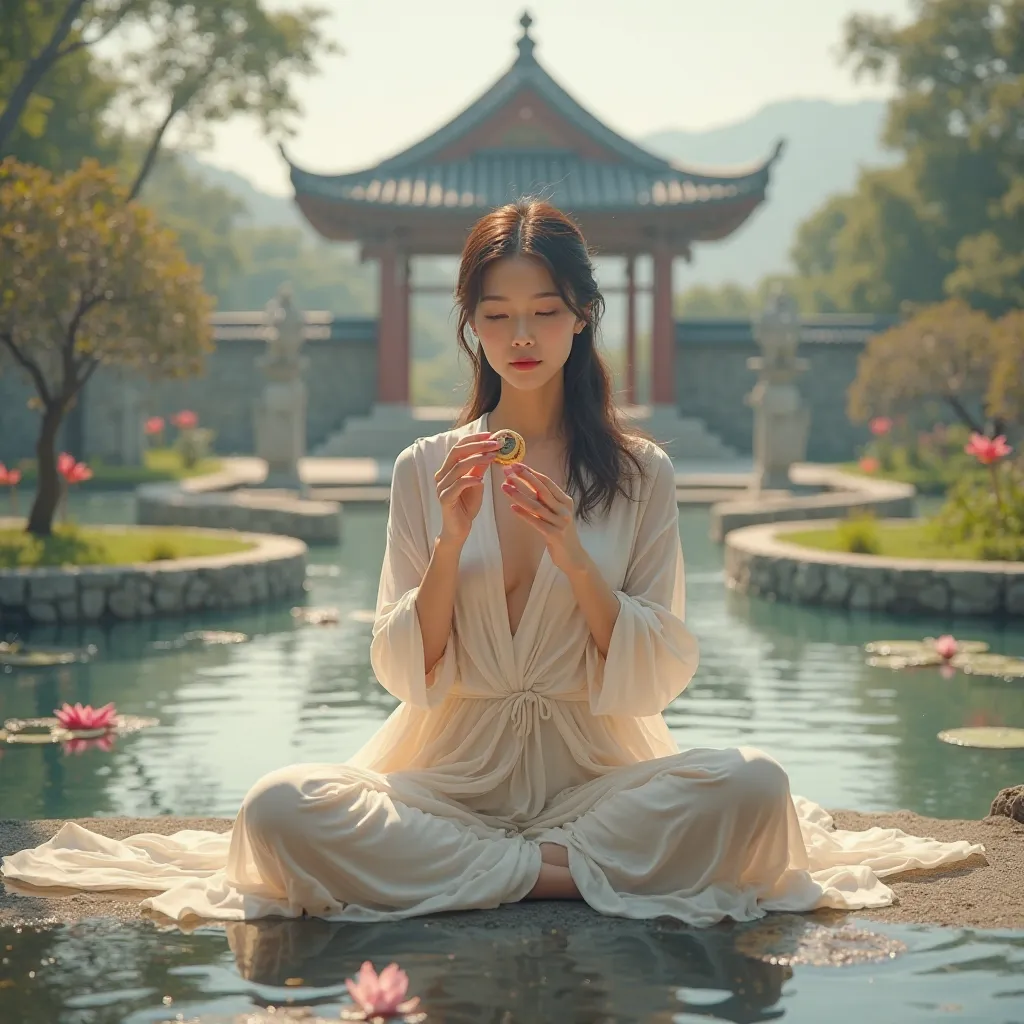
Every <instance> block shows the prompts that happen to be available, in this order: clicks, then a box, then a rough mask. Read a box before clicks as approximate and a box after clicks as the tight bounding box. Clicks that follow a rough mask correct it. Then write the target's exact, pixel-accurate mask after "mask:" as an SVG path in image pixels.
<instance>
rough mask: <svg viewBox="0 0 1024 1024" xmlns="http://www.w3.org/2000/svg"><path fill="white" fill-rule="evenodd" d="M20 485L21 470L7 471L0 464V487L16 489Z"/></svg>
mask: <svg viewBox="0 0 1024 1024" xmlns="http://www.w3.org/2000/svg"><path fill="white" fill-rule="evenodd" d="M20 483H21V470H20V469H8V468H7V467H6V466H5V465H4V464H3V463H2V462H0V487H17V486H18V484H20Z"/></svg>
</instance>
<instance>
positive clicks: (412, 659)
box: [370, 445, 456, 708]
mask: <svg viewBox="0 0 1024 1024" xmlns="http://www.w3.org/2000/svg"><path fill="white" fill-rule="evenodd" d="M417 461H418V460H417V458H416V446H415V445H414V446H413V447H412V448H407V449H406V450H405V451H404V452H402V454H401V455H400V456H399V457H398V460H397V461H396V463H395V469H394V473H393V475H392V478H391V506H390V511H389V513H388V529H387V544H386V547H385V550H384V565H383V567H382V569H381V574H380V586H379V588H378V591H377V609H376V615H375V618H374V623H373V639H372V641H371V642H370V665H371V667H372V668H373V672H374V675H375V676H376V677H377V680H378V682H379V683H380V684H381V685H382V686H383V687H384V689H385V690H387V691H388V693H391V694H393V695H394V696H395V697H397V698H398V699H399V700H401V701H405V702H406V703H408V704H412V705H414V706H415V707H419V708H433V707H436V706H437V705H438V704H440V703H441V701H443V700H444V697H445V695H446V694H447V692H448V690H450V689H451V685H452V683H453V682H454V680H455V668H456V663H455V643H454V637H453V636H452V635H451V634H449V636H448V643H447V644H446V645H445V649H444V653H443V654H442V655H441V659H440V660H439V661H438V662H437V664H436V665H434V667H433V668H432V669H431V670H430V671H429V672H427V671H425V669H426V666H425V664H424V657H425V656H424V652H423V634H422V633H421V632H420V620H419V616H418V615H417V614H416V596H417V594H418V593H419V588H420V583H421V582H422V581H423V576H424V574H425V573H426V571H427V565H428V564H429V562H430V553H431V550H432V548H433V538H432V537H431V536H430V531H429V525H428V522H427V506H426V503H425V501H424V500H423V498H424V491H423V483H422V481H421V479H420V467H419V466H418V465H417Z"/></svg>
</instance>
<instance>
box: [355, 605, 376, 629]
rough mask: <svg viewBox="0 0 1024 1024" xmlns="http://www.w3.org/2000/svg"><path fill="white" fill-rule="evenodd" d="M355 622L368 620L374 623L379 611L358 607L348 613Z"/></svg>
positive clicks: (367, 621)
mask: <svg viewBox="0 0 1024 1024" xmlns="http://www.w3.org/2000/svg"><path fill="white" fill-rule="evenodd" d="M348 617H349V618H350V619H351V620H352V621H353V622H366V623H369V624H370V625H372V624H373V623H374V622H375V621H376V619H377V613H376V612H375V611H374V610H373V609H372V608H356V609H354V610H353V611H350V612H349V613H348Z"/></svg>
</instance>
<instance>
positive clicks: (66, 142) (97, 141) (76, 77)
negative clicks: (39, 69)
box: [0, 0, 120, 171]
mask: <svg viewBox="0 0 1024 1024" xmlns="http://www.w3.org/2000/svg"><path fill="white" fill-rule="evenodd" d="M3 2H4V0H0V4H2V3H3ZM14 35H15V34H14V33H10V32H7V33H3V32H0V109H2V108H3V105H4V98H5V96H7V95H8V91H9V89H10V88H12V87H13V81H12V80H11V75H10V69H11V68H16V67H17V66H18V54H19V53H23V52H24V51H19V50H18V46H19V43H18V41H17V39H16V38H13V36H14ZM116 89H117V82H116V80H115V78H114V77H113V75H112V74H110V73H109V72H108V71H107V69H105V68H103V67H102V66H101V65H100V64H99V63H98V62H97V61H95V60H94V59H93V58H92V55H91V54H90V53H89V52H88V51H87V50H79V51H77V52H75V53H73V54H69V55H68V56H67V57H65V58H64V59H63V60H62V61H61V62H60V63H59V64H57V65H56V66H55V67H54V68H53V69H52V70H51V72H50V73H49V74H48V75H47V76H46V77H45V78H44V79H43V81H42V82H41V83H40V84H39V85H38V86H37V87H36V91H35V92H34V93H33V95H32V98H31V102H30V104H29V106H28V107H27V108H26V111H25V113H24V114H23V115H22V117H21V119H20V120H19V121H18V123H17V124H16V125H15V126H14V128H13V130H12V131H11V132H10V133H9V134H8V136H7V140H6V143H5V144H4V145H3V146H2V147H0V155H4V156H13V157H16V158H17V159H18V160H20V161H22V162H23V163H31V164H39V165H41V166H43V167H46V168H48V169H50V170H52V171H68V170H71V169H72V168H73V167H77V166H78V165H79V164H80V163H81V162H82V160H83V159H84V158H85V157H87V156H94V157H96V158H97V159H99V160H102V161H103V162H105V163H106V162H112V161H113V160H115V159H116V158H117V154H118V151H119V147H120V137H119V135H118V133H117V131H116V130H114V129H113V128H112V127H111V125H110V123H109V121H108V119H107V117H106V113H107V110H108V108H109V106H110V103H111V101H112V100H113V97H114V94H115V92H116Z"/></svg>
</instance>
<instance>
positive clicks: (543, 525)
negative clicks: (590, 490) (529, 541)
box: [501, 462, 587, 573]
mask: <svg viewBox="0 0 1024 1024" xmlns="http://www.w3.org/2000/svg"><path fill="white" fill-rule="evenodd" d="M501 489H502V491H504V493H505V494H506V495H508V497H509V498H510V499H511V500H512V511H513V512H514V513H515V514H516V515H517V516H519V518H520V519H523V520H524V521H526V522H527V523H529V524H530V525H531V526H532V527H533V528H534V529H535V530H538V531H539V532H540V533H541V534H542V535H543V537H544V540H545V542H546V543H547V548H548V554H549V555H550V556H551V561H552V563H553V564H554V565H555V568H557V569H561V570H562V572H565V573H570V572H572V571H573V570H574V569H581V568H583V567H584V566H585V565H586V559H587V553H586V551H585V550H584V548H583V545H582V544H581V543H580V539H579V535H578V534H577V532H576V514H575V507H574V505H573V500H572V498H570V497H569V495H568V494H566V493H565V491H563V490H562V489H561V487H559V486H558V485H557V484H556V483H555V482H554V481H553V480H552V479H551V478H550V477H546V476H545V475H544V474H543V473H539V472H538V471H537V470H535V469H531V468H530V467H529V466H526V465H524V464H523V463H521V462H517V463H515V464H514V465H511V466H506V467H505V482H504V483H503V484H502V485H501Z"/></svg>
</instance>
